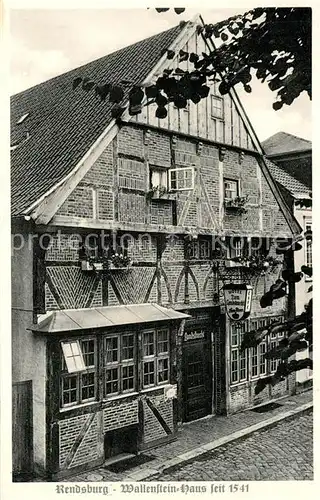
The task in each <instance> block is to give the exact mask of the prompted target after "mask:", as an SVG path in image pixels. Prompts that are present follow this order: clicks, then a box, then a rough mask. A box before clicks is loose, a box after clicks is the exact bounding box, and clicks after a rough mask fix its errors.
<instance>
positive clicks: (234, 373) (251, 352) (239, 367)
mask: <svg viewBox="0 0 320 500" xmlns="http://www.w3.org/2000/svg"><path fill="white" fill-rule="evenodd" d="M279 320H280V321H283V318H282V317H277V318H270V317H269V318H264V319H259V320H251V321H246V322H243V323H235V324H231V330H230V337H231V338H230V340H231V365H230V378H231V383H232V384H237V383H240V382H244V381H250V380H252V379H258V378H259V377H261V376H264V375H270V374H272V373H274V372H275V371H276V370H277V366H278V363H279V360H277V359H274V360H273V359H270V360H269V359H265V353H266V352H267V350H268V351H269V350H270V349H273V348H275V347H276V346H277V345H278V343H279V340H280V339H281V337H283V335H284V334H283V332H280V333H275V334H271V335H266V337H264V339H263V341H262V342H261V343H260V344H259V345H257V346H256V347H251V348H250V349H246V350H245V351H244V352H240V347H241V342H242V339H243V336H244V333H245V331H254V330H256V329H260V328H263V327H264V326H265V327H267V326H268V325H270V324H271V323H273V322H275V321H276V322H278V321H279Z"/></svg>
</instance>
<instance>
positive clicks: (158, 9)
mask: <svg viewBox="0 0 320 500" xmlns="http://www.w3.org/2000/svg"><path fill="white" fill-rule="evenodd" d="M155 9H156V11H157V12H159V14H160V13H161V12H167V10H170V8H161V7H156V8H155Z"/></svg>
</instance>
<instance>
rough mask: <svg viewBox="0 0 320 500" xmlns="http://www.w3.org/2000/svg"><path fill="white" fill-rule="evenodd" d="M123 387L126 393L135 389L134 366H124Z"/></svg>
mask: <svg viewBox="0 0 320 500" xmlns="http://www.w3.org/2000/svg"><path fill="white" fill-rule="evenodd" d="M122 386H123V390H124V391H129V390H132V389H134V366H133V365H129V366H124V367H123V368H122Z"/></svg>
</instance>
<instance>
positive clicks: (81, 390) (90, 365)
mask: <svg viewBox="0 0 320 500" xmlns="http://www.w3.org/2000/svg"><path fill="white" fill-rule="evenodd" d="M61 348H62V355H63V356H62V370H61V405H62V406H63V407H65V406H70V405H74V404H80V403H85V402H87V401H94V400H95V398H96V389H97V387H96V386H97V384H96V341H95V339H83V340H72V341H69V342H61Z"/></svg>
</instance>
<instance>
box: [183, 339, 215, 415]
mask: <svg viewBox="0 0 320 500" xmlns="http://www.w3.org/2000/svg"><path fill="white" fill-rule="evenodd" d="M182 392H183V409H184V411H183V413H184V421H185V422H188V421H190V420H196V419H198V418H201V417H205V416H206V415H209V414H210V413H211V412H212V365H211V349H210V343H209V342H207V341H206V340H205V339H203V340H202V341H195V342H190V341H188V342H185V343H184V348H183V388H182Z"/></svg>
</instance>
